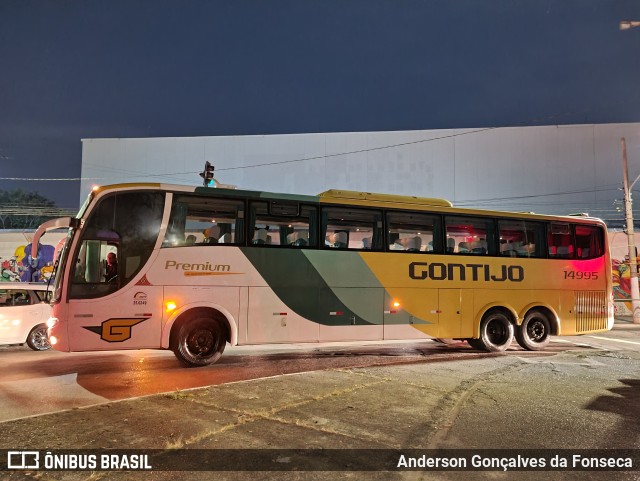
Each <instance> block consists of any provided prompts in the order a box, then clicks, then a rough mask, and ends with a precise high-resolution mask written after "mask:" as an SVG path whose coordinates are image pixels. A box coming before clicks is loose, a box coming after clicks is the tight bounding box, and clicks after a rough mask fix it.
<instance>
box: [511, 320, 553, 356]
mask: <svg viewBox="0 0 640 481" xmlns="http://www.w3.org/2000/svg"><path fill="white" fill-rule="evenodd" d="M550 339H551V323H550V322H549V319H548V318H547V316H546V315H545V314H543V313H542V312H540V311H531V312H529V313H528V314H527V315H526V316H525V317H524V321H522V324H521V325H520V326H519V327H518V328H517V329H516V341H518V344H520V346H522V347H523V348H525V349H527V350H528V351H539V350H541V349H544V348H545V347H547V345H548V344H549V340H550Z"/></svg>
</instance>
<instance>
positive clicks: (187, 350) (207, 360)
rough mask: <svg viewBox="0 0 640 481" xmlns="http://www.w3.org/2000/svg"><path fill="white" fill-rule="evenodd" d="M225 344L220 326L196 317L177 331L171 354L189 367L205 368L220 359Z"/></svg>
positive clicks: (215, 322) (213, 321) (212, 321)
mask: <svg viewBox="0 0 640 481" xmlns="http://www.w3.org/2000/svg"><path fill="white" fill-rule="evenodd" d="M226 344H227V340H226V336H225V331H224V328H223V327H222V325H221V324H220V323H219V322H218V321H215V320H213V319H210V318H207V317H196V318H194V319H190V320H188V321H186V322H184V323H183V324H182V325H181V326H180V327H179V329H178V334H177V336H176V342H175V346H174V348H173V353H174V354H175V356H176V357H177V358H178V359H179V360H180V361H181V362H182V363H184V364H185V365H187V366H189V367H197V366H206V365H208V364H212V363H214V362H216V361H217V360H218V359H220V356H222V353H223V352H224V348H225V346H226Z"/></svg>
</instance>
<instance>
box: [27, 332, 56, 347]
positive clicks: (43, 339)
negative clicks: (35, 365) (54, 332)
mask: <svg viewBox="0 0 640 481" xmlns="http://www.w3.org/2000/svg"><path fill="white" fill-rule="evenodd" d="M31 342H32V344H33V346H34V347H35V348H36V349H38V350H39V351H43V350H45V349H49V348H50V347H51V344H50V343H49V336H47V330H46V329H36V330H35V331H33V332H32V333H31Z"/></svg>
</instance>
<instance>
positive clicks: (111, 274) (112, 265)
mask: <svg viewBox="0 0 640 481" xmlns="http://www.w3.org/2000/svg"><path fill="white" fill-rule="evenodd" d="M117 277H118V257H117V256H116V253H115V252H109V253H108V254H107V268H106V270H105V275H104V279H105V281H106V282H114V281H115V280H116V278H117Z"/></svg>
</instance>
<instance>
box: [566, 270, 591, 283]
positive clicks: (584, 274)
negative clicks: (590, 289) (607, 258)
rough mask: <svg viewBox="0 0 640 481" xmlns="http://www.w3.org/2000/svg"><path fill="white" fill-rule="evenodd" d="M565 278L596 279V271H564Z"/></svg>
mask: <svg viewBox="0 0 640 481" xmlns="http://www.w3.org/2000/svg"><path fill="white" fill-rule="evenodd" d="M564 278H565V279H577V280H585V281H595V280H596V279H598V273H597V272H596V271H590V272H582V271H564Z"/></svg>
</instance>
